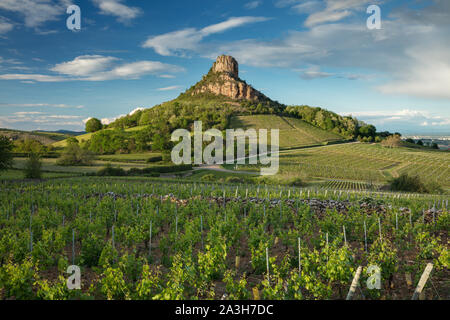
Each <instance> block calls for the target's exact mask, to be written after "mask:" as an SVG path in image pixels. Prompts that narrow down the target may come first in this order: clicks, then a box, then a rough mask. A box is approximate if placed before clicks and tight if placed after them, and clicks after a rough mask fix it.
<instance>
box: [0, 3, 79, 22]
mask: <svg viewBox="0 0 450 320" xmlns="http://www.w3.org/2000/svg"><path fill="white" fill-rule="evenodd" d="M71 3H72V1H71V0H2V1H0V9H3V10H7V11H12V12H17V13H19V14H21V15H23V16H24V21H25V25H26V26H27V27H39V26H41V25H42V24H44V23H45V22H47V21H54V20H57V19H58V18H59V17H60V16H62V15H64V14H66V8H67V7H68V6H69V5H70V4H71Z"/></svg>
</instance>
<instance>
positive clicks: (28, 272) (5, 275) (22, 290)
mask: <svg viewBox="0 0 450 320" xmlns="http://www.w3.org/2000/svg"><path fill="white" fill-rule="evenodd" d="M36 269H37V267H36V266H35V265H34V264H33V262H32V261H31V260H25V261H23V263H21V264H16V263H12V262H9V263H7V264H5V265H4V266H3V267H2V268H0V287H2V288H3V289H4V290H5V296H6V297H7V298H14V299H18V300H28V299H32V298H34V293H33V284H34V282H35V281H36V280H37V274H36V273H35V271H37V270H36Z"/></svg>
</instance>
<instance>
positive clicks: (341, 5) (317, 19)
mask: <svg viewBox="0 0 450 320" xmlns="http://www.w3.org/2000/svg"><path fill="white" fill-rule="evenodd" d="M325 2H326V7H325V9H324V10H322V11H317V12H314V13H312V14H311V15H309V16H308V18H307V19H306V21H305V26H308V27H311V26H314V25H317V24H321V23H327V22H336V21H340V20H342V19H344V18H346V17H348V16H350V15H351V14H352V13H353V11H354V10H360V9H361V8H363V7H364V6H365V5H367V4H368V3H369V2H371V3H372V4H373V2H374V1H373V0H325ZM375 2H376V1H375Z"/></svg>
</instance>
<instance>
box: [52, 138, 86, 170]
mask: <svg viewBox="0 0 450 320" xmlns="http://www.w3.org/2000/svg"><path fill="white" fill-rule="evenodd" d="M92 159H93V155H92V153H91V152H90V151H88V150H85V149H82V148H81V147H80V146H79V145H78V143H69V144H68V145H67V147H66V149H65V150H64V152H63V154H62V156H61V158H60V159H59V160H58V161H57V164H58V165H61V166H83V165H90V164H91V163H92Z"/></svg>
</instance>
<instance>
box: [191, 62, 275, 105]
mask: <svg viewBox="0 0 450 320" xmlns="http://www.w3.org/2000/svg"><path fill="white" fill-rule="evenodd" d="M202 93H212V94H215V95H222V96H226V97H228V98H231V99H233V100H250V101H256V102H257V101H262V100H267V99H268V98H267V97H266V96H265V95H263V94H262V93H261V92H259V91H258V90H255V89H254V88H253V87H252V86H250V85H248V84H247V83H246V82H245V81H242V80H241V79H240V78H239V64H238V62H237V61H236V59H234V58H233V57H231V56H225V55H222V56H219V57H218V58H217V60H216V62H214V64H213V66H212V68H211V70H210V72H209V73H208V74H207V75H206V76H204V77H203V80H202V81H200V82H199V83H198V84H196V85H195V86H194V88H193V91H192V93H191V94H192V95H193V96H194V95H198V94H202Z"/></svg>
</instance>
